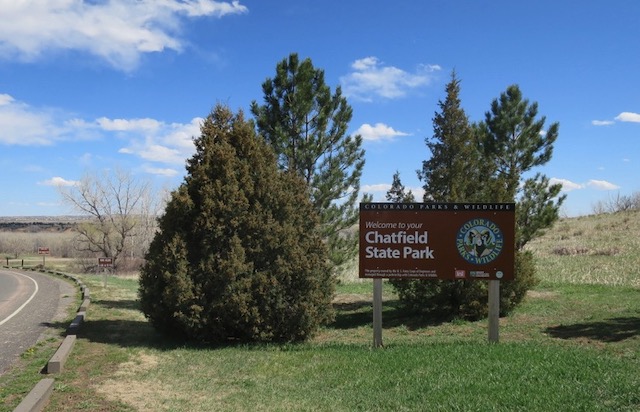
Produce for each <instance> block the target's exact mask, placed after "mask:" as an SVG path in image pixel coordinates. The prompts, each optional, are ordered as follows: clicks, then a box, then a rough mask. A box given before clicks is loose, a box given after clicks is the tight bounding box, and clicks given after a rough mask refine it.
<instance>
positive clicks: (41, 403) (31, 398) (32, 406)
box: [13, 378, 54, 412]
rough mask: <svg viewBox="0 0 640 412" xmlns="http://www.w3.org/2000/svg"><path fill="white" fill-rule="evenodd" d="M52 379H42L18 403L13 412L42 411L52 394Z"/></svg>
mask: <svg viewBox="0 0 640 412" xmlns="http://www.w3.org/2000/svg"><path fill="white" fill-rule="evenodd" d="M53 383H54V382H53V379H52V378H46V379H42V380H41V381H40V382H38V383H37V384H36V386H35V387H34V388H33V389H32V390H31V392H29V394H28V395H27V396H26V397H25V398H24V399H23V400H22V402H20V404H19V405H18V406H17V407H16V408H15V409H14V410H13V412H40V411H42V410H43V409H44V407H45V405H46V404H47V402H48V401H49V397H50V396H51V392H53Z"/></svg>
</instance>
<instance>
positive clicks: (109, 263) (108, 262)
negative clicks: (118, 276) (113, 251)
mask: <svg viewBox="0 0 640 412" xmlns="http://www.w3.org/2000/svg"><path fill="white" fill-rule="evenodd" d="M98 267H101V268H103V270H102V273H103V276H104V278H103V284H104V287H105V288H106V287H107V272H108V271H109V268H112V267H113V258H112V257H101V258H98Z"/></svg>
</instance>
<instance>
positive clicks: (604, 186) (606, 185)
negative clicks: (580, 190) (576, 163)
mask: <svg viewBox="0 0 640 412" xmlns="http://www.w3.org/2000/svg"><path fill="white" fill-rule="evenodd" d="M587 186H589V187H592V188H594V189H598V190H617V189H620V186H618V185H615V184H613V183H611V182H607V181H606V180H594V179H592V180H589V182H588V183H587Z"/></svg>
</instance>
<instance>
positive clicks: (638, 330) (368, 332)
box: [0, 214, 640, 412]
mask: <svg viewBox="0 0 640 412" xmlns="http://www.w3.org/2000/svg"><path fill="white" fill-rule="evenodd" d="M631 216H632V217H633V218H632V219H629V218H628V217H629V214H623V215H621V216H618V218H619V220H615V219H612V218H611V216H608V217H607V219H612V220H607V221H605V219H604V217H603V218H598V219H599V220H596V218H597V217H592V220H589V219H588V218H579V219H567V220H563V221H561V222H559V223H558V224H557V225H556V227H555V228H554V229H553V230H552V231H549V233H547V234H546V235H545V236H544V237H543V238H541V239H540V240H537V241H536V242H535V243H534V244H533V245H532V250H534V252H535V254H536V257H537V259H538V270H539V276H540V278H541V283H540V285H539V286H538V287H536V288H535V289H534V290H532V291H531V292H530V293H529V295H528V296H527V297H526V299H525V301H524V303H523V304H522V305H521V306H520V307H518V308H517V309H516V311H515V312H514V313H513V314H511V315H510V316H508V317H506V318H502V319H501V320H500V343H498V344H489V343H487V321H486V320H485V321H479V322H465V321H455V322H452V323H438V322H435V321H433V320H430V319H416V318H411V317H407V316H406V315H405V314H403V312H402V311H400V310H399V305H398V301H397V299H396V297H395V295H394V293H393V290H392V289H391V288H390V286H389V285H388V284H387V283H386V282H385V286H384V307H383V328H384V329H383V339H384V344H385V346H384V348H381V349H373V348H372V341H373V330H372V326H371V323H372V308H371V294H372V283H371V282H370V281H365V282H348V283H343V284H342V285H340V286H339V289H338V295H337V297H336V301H335V305H336V308H337V310H338V312H337V313H338V315H337V318H336V321H335V322H334V323H333V324H332V325H329V326H327V327H325V328H324V329H322V330H321V331H319V333H318V334H317V336H316V337H315V338H314V339H313V340H311V341H309V342H307V343H304V344H297V345H242V346H220V347H214V348H211V347H202V346H188V345H184V344H181V343H176V342H171V341H167V340H166V339H163V338H162V336H160V335H158V334H157V333H156V332H155V331H154V329H153V328H152V327H151V326H150V325H149V324H148V323H147V322H146V320H145V318H144V316H143V315H142V314H141V312H140V311H139V310H138V303H137V297H136V291H137V281H136V280H135V279H133V278H128V279H120V278H114V277H110V278H109V281H108V286H107V288H104V287H103V279H102V277H100V276H90V275H85V276H83V279H84V281H85V283H87V284H88V285H89V287H90V290H91V295H92V304H91V306H90V308H89V315H88V318H87V320H86V323H85V324H84V325H83V327H82V330H81V333H80V334H79V339H78V342H77V343H76V347H75V348H74V352H73V354H72V357H71V359H70V361H69V362H68V364H67V368H66V370H65V372H64V373H63V374H61V375H60V376H56V387H55V391H54V394H53V397H52V400H51V404H50V405H49V407H48V408H47V409H46V410H47V411H85V410H87V411H88V410H90V411H185V412H187V411H189V412H192V411H248V410H250V411H550V410H554V411H555V410H557V411H639V410H640V286H639V285H638V278H639V277H640V276H639V275H638V270H639V267H640V266H639V265H636V264H635V263H636V262H637V261H636V260H634V259H637V258H635V256H634V254H633V253H632V248H633V247H634V243H633V242H636V240H634V239H631V236H628V234H627V236H625V235H624V233H625V232H624V231H625V230H630V231H632V232H633V231H634V230H636V229H640V223H635V222H636V221H637V222H640V216H639V215H633V214H631ZM625 219H626V220H625ZM636 225H638V226H636ZM602 231H607V232H608V233H607V235H606V236H607V237H608V239H609V240H608V241H609V243H608V244H605V243H601V242H600V243H599V242H597V241H595V240H593V239H592V236H594V235H595V234H598V233H600V232H602ZM617 231H619V232H620V233H616V232H617ZM635 233H640V230H638V231H636V232H635ZM616 236H617V237H616ZM615 239H617V240H615ZM614 240H615V241H616V242H617V243H615V245H614V244H613V243H611V242H613V241H614ZM614 247H615V248H617V251H614V250H613V249H612V248H614ZM563 248H564V249H563ZM565 249H566V250H565ZM585 249H586V250H588V251H587V252H585V251H584V250H585ZM567 250H569V252H567ZM578 250H582V251H583V252H581V253H576V251H578ZM636 251H637V249H636ZM607 268H609V269H610V270H612V272H607ZM560 269H563V270H562V271H561V270H560ZM559 272H561V273H559ZM589 273H591V274H592V275H593V276H592V277H590V276H588V275H587V274H589ZM577 274H579V276H578V275H577ZM42 346H43V347H42V348H41V347H36V348H34V349H33V351H32V352H33V353H32V354H31V355H29V356H33V357H34V358H36V357H37V356H38V353H41V352H43V351H45V349H46V346H47V345H42ZM41 365H42V364H41ZM40 367H41V366H40ZM38 372H39V370H37V368H36V367H35V366H31V367H25V368H23V369H22V370H21V371H18V370H14V371H12V372H10V373H9V374H7V375H5V376H3V377H1V378H0V410H1V411H5V410H6V411H11V410H13V408H14V407H15V405H17V403H18V402H19V401H20V398H21V397H20V396H21V395H22V394H21V391H24V393H26V392H28V390H30V387H29V384H28V383H21V382H23V381H24V379H25V376H27V381H28V380H29V379H31V380H35V381H37V380H38V379H39V378H41V376H40V375H38Z"/></svg>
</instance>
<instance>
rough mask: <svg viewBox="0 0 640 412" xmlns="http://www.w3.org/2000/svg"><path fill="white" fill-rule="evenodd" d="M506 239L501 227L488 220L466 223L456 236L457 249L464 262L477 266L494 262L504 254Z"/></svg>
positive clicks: (475, 220) (474, 220)
mask: <svg viewBox="0 0 640 412" xmlns="http://www.w3.org/2000/svg"><path fill="white" fill-rule="evenodd" d="M503 246H504V237H503V235H502V230H500V227H499V226H498V225H496V224H495V223H493V222H492V221H490V220H488V219H483V218H477V219H471V220H469V221H468V222H466V223H465V224H464V225H462V227H461V228H460V230H458V235H457V236H456V248H457V249H458V253H460V256H462V258H463V259H464V260H466V261H467V262H469V263H473V264H476V265H484V264H486V263H490V262H492V261H494V260H495V259H496V258H497V257H498V256H499V255H500V252H502V247H503Z"/></svg>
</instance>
